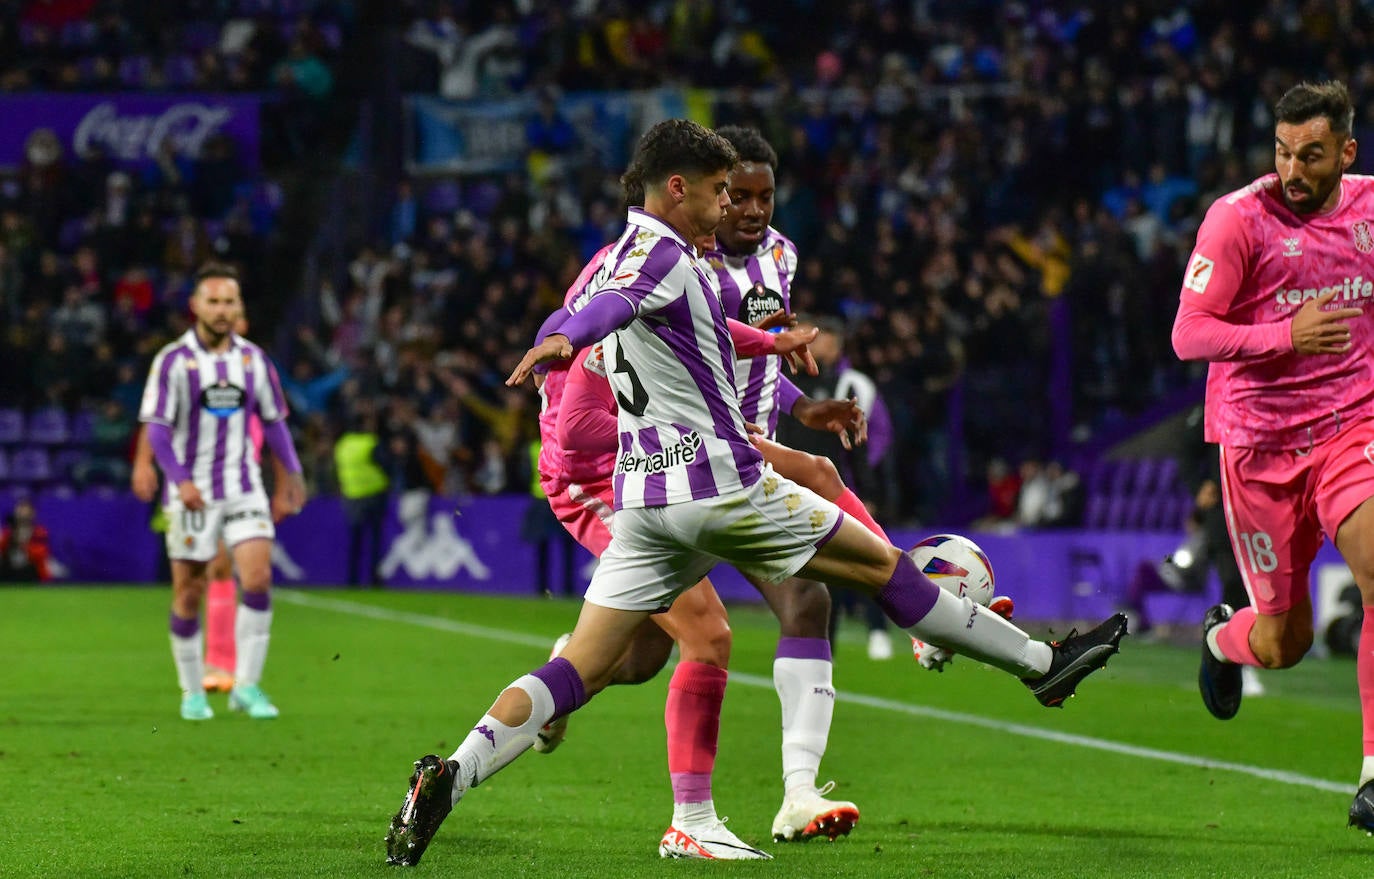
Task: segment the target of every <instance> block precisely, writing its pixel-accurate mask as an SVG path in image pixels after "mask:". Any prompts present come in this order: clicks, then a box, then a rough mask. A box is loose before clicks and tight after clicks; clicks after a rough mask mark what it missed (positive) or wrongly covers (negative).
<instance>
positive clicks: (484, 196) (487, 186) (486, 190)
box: [467, 180, 505, 220]
mask: <svg viewBox="0 0 1374 879" xmlns="http://www.w3.org/2000/svg"><path fill="white" fill-rule="evenodd" d="M504 195H505V191H504V190H502V189H501V184H499V183H493V182H492V181H490V180H483V181H479V182H477V183H474V184H472V185H471V186H469V187H468V192H467V202H468V207H470V208H471V209H472V212H473V213H474V214H476V215H477V216H478V217H480V218H481V219H483V220H485V219H486V218H487V217H489V216H491V212H492V211H493V210H494V209H495V208H496V205H497V204H499V203H500V201H501V198H502V197H503V196H504Z"/></svg>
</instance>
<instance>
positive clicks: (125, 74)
mask: <svg viewBox="0 0 1374 879" xmlns="http://www.w3.org/2000/svg"><path fill="white" fill-rule="evenodd" d="M152 72H153V59H151V58H149V57H148V56H147V55H128V56H125V57H124V58H121V59H120V61H119V81H120V83H122V84H123V85H125V86H127V87H128V88H141V87H143V86H144V85H145V84H146V83H147V82H148V77H149V75H150V74H152Z"/></svg>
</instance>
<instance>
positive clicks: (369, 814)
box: [0, 586, 1374, 879]
mask: <svg viewBox="0 0 1374 879" xmlns="http://www.w3.org/2000/svg"><path fill="white" fill-rule="evenodd" d="M167 599H168V595H167V592H166V590H164V589H151V588H75V587H66V586H63V587H49V588H7V589H0V876H3V877H10V876H15V877H22V876H54V877H59V876H60V877H77V876H91V877H125V876H127V877H145V876H147V877H178V876H234V877H253V879H266V877H297V876H334V877H353V876H364V877H366V876H376V877H386V876H392V877H394V876H398V875H412V874H413V875H416V876H426V875H427V876H464V877H468V876H473V877H482V876H492V877H496V876H501V877H510V876H531V877H550V879H552V877H559V879H562V877H596V879H609V877H620V876H627V877H629V876H632V877H638V876H646V875H671V876H685V875H688V874H692V875H710V876H719V875H723V874H725V873H729V874H731V875H736V876H743V875H748V876H787V877H826V876H853V877H865V879H875V877H876V879H881V877H1017V879H1047V877H1150V879H1157V877H1200V876H1207V877H1265V879H1273V877H1304V879H1310V877H1326V876H1330V877H1357V876H1371V875H1374V839H1367V838H1366V837H1365V836H1364V835H1363V834H1359V833H1357V832H1355V831H1353V830H1348V829H1347V828H1346V827H1345V813H1346V810H1347V808H1348V807H1349V803H1350V798H1351V795H1352V794H1353V791H1354V782H1355V780H1356V774H1357V772H1358V767H1359V760H1360V747H1359V744H1360V717H1359V705H1358V700H1357V698H1356V694H1355V680H1354V678H1355V670H1354V665H1353V663H1352V662H1350V661H1339V660H1330V661H1319V660H1309V661H1308V662H1306V663H1304V664H1303V665H1301V666H1299V667H1298V668H1296V669H1293V670H1290V671H1286V672H1279V673H1270V674H1268V675H1267V676H1266V683H1267V684H1268V686H1269V690H1270V695H1268V696H1267V697H1266V698H1263V699H1255V700H1250V701H1248V702H1247V703H1246V704H1245V705H1244V707H1243V708H1242V710H1241V713H1240V715H1239V717H1237V718H1236V719H1235V720H1233V721H1231V722H1229V723H1219V722H1217V721H1214V720H1212V719H1211V718H1210V717H1209V716H1208V715H1207V714H1206V712H1205V710H1204V709H1203V708H1202V705H1201V703H1200V701H1199V699H1198V696H1197V692H1196V685H1195V682H1194V677H1195V674H1196V667H1197V652H1196V648H1187V649H1184V648H1179V647H1171V646H1168V645H1163V644H1146V643H1138V642H1133V641H1132V640H1131V639H1127V641H1126V645H1125V647H1124V649H1123V652H1122V654H1121V655H1120V656H1118V657H1116V658H1115V659H1114V660H1113V661H1112V664H1111V666H1110V667H1109V668H1108V669H1107V670H1106V672H1104V673H1101V674H1098V675H1095V676H1094V677H1092V678H1090V679H1089V680H1088V681H1087V682H1086V683H1085V684H1084V686H1083V687H1082V691H1081V693H1080V695H1079V696H1078V697H1077V698H1075V699H1073V700H1071V701H1070V702H1069V704H1068V706H1067V708H1065V709H1064V710H1062V711H1058V710H1048V709H1044V708H1041V707H1040V706H1039V705H1038V704H1037V703H1036V702H1035V701H1034V700H1033V699H1032V698H1031V697H1030V695H1029V694H1028V693H1027V692H1026V691H1025V689H1024V688H1023V687H1022V686H1021V685H1020V684H1019V683H1017V682H1016V681H1015V680H1013V679H1011V678H1009V677H1008V676H1006V675H1003V674H1000V673H998V672H995V671H993V670H991V669H989V668H986V667H984V666H981V665H979V664H977V663H975V662H971V661H969V660H967V659H961V660H958V661H956V662H955V663H954V665H953V666H952V667H951V668H949V669H948V670H947V671H946V672H945V673H944V674H934V673H930V672H926V671H923V670H922V669H920V668H919V667H918V666H916V665H915V664H914V663H913V662H911V661H910V660H908V659H906V658H905V656H904V655H903V653H902V652H901V651H899V652H898V657H897V658H895V659H893V660H891V661H889V662H882V663H879V662H871V661H870V660H868V659H867V657H866V656H865V655H864V649H863V643H862V640H861V638H862V633H860V632H858V631H856V630H850V629H846V630H845V633H844V634H845V637H844V639H843V640H842V643H841V646H840V650H839V652H838V655H837V657H836V669H835V681H836V685H837V688H838V690H839V692H840V701H839V702H838V704H837V706H836V711H835V723H834V728H833V731H832V733H831V737H830V749H829V751H828V753H827V755H826V758H825V762H824V764H823V765H822V776H821V780H822V781H824V780H827V779H834V780H835V781H836V783H837V789H836V792H835V794H834V795H835V796H842V797H843V798H846V799H852V800H854V801H855V802H856V803H857V804H858V805H859V808H860V809H861V811H862V813H863V818H862V820H861V821H860V823H859V826H858V827H857V828H856V830H855V831H854V833H853V834H852V835H851V836H850V837H848V838H847V839H842V840H840V841H838V842H836V843H833V844H830V843H826V842H824V841H820V842H812V843H808V844H805V845H796V844H791V845H783V844H774V843H773V842H772V841H771V840H769V839H768V831H769V826H770V823H771V821H772V817H773V813H774V812H775V810H776V809H777V807H778V803H779V800H780V796H781V782H780V777H779V776H780V760H779V755H778V725H779V722H778V704H777V697H776V696H775V695H774V693H773V692H772V686H771V662H772V653H773V648H774V646H775V641H776V636H777V629H776V625H775V623H774V622H773V621H772V618H771V617H769V616H768V615H767V614H766V612H764V611H761V610H759V609H757V608H754V607H739V608H733V609H732V622H733V626H734V630H735V638H736V640H735V649H734V663H733V664H734V669H733V670H732V678H731V685H730V688H729V691H728V695H727V698H726V700H725V712H724V716H723V718H722V738H721V749H720V756H719V759H718V763H717V768H716V781H715V797H716V804H717V807H718V809H719V811H720V813H721V814H722V815H728V816H729V817H730V827H731V829H733V830H734V831H735V832H737V833H738V834H739V835H740V836H742V837H744V838H745V839H746V840H749V841H751V842H754V843H756V844H759V845H761V846H762V847H763V848H765V849H766V850H768V851H770V852H772V853H773V854H774V856H775V858H776V860H774V861H772V862H749V863H731V864H708V863H702V862H663V861H660V860H659V858H658V855H657V843H658V839H659V836H660V835H661V834H662V832H663V829H664V828H665V827H666V825H667V821H668V819H669V817H670V815H671V808H672V800H671V793H670V790H669V786H668V778H667V769H666V766H665V762H664V743H663V723H662V715H663V699H664V693H665V689H666V684H667V678H668V674H667V673H666V672H665V673H663V674H660V675H659V677H658V678H656V679H655V680H654V681H652V682H651V683H649V684H646V685H644V686H640V687H620V688H613V689H612V690H610V691H608V692H606V693H603V694H602V695H601V696H599V697H597V699H596V700H595V701H594V702H593V704H592V705H590V706H589V707H588V708H587V709H586V710H584V711H582V712H579V713H578V714H577V715H575V716H574V717H573V719H572V722H571V725H570V727H569V733H568V739H567V742H566V743H565V744H564V746H563V747H562V748H561V749H560V750H559V751H558V752H557V753H556V754H553V755H549V756H544V755H540V754H535V753H530V754H527V755H526V756H525V757H523V758H521V759H520V760H519V761H517V762H516V763H515V764H514V765H512V766H511V767H510V768H509V769H507V770H506V771H504V772H502V773H501V774H500V775H498V776H496V777H495V778H493V779H491V780H490V781H489V782H488V783H487V784H485V785H483V786H482V787H480V788H477V789H476V790H473V791H472V792H470V793H469V794H468V796H467V798H466V799H464V801H463V802H462V803H461V804H460V805H459V807H458V809H457V810H456V811H455V812H454V813H453V814H452V815H451V816H450V817H449V819H448V821H447V822H446V823H445V825H444V827H443V828H442V829H441V830H440V832H439V834H438V836H437V837H436V838H435V841H434V843H433V844H432V845H431V847H430V849H429V851H428V852H427V853H426V854H425V858H424V861H423V863H422V864H421V865H420V866H419V867H417V868H414V869H412V870H407V869H404V868H393V867H387V866H385V865H384V863H383V857H384V855H383V846H382V837H383V835H384V833H385V829H386V824H387V821H388V819H389V818H390V816H391V814H392V813H393V812H394V811H395V810H396V808H397V807H398V806H399V805H400V802H401V798H402V795H403V793H404V790H405V783H406V779H407V776H408V774H409V771H410V764H411V761H412V760H413V759H415V758H417V757H419V756H420V755H421V754H424V753H426V752H437V753H439V754H442V755H445V756H446V755H447V754H448V753H450V752H451V750H452V749H453V748H454V747H455V745H456V744H457V742H458V741H460V740H461V738H462V737H463V735H464V734H465V733H466V731H467V730H468V729H469V728H470V727H471V726H472V724H473V723H474V722H476V720H477V718H478V717H480V716H481V714H482V713H483V711H484V710H485V708H486V707H487V706H488V705H489V704H490V702H491V700H492V699H493V698H494V697H495V696H496V694H497V692H498V691H499V690H500V689H501V688H502V687H503V686H504V685H505V684H507V683H509V682H510V681H511V680H513V679H514V678H515V677H517V676H518V675H520V674H523V673H524V672H526V671H528V670H530V669H531V668H533V667H535V666H537V665H539V664H540V663H542V662H543V660H544V659H545V657H546V656H547V650H548V644H549V643H550V642H551V641H552V639H553V638H554V637H555V636H556V635H558V634H559V633H560V632H562V631H565V630H566V629H568V628H569V627H570V626H571V624H572V622H573V620H574V619H575V616H576V611H577V607H576V605H575V604H573V603H570V602H567V601H562V600H539V599H535V598H531V599H528V600H521V599H510V598H492V597H485V596H470V595H444V594H432V593H399V592H337V591H322V590H319V591H316V590H279V591H278V593H277V601H276V603H275V607H276V619H275V622H274V630H273V641H272V648H271V654H270V656H269V657H268V665H267V673H266V677H265V680H264V682H263V684H264V688H265V689H266V690H267V691H268V692H269V693H271V694H272V696H273V698H274V700H275V701H276V703H277V704H278V705H279V706H280V708H281V710H282V716H281V718H280V719H278V720H275V721H251V720H248V719H246V718H244V717H243V716H241V715H236V714H230V713H229V712H228V711H227V709H226V706H225V697H224V696H222V695H219V696H214V695H212V697H211V705H212V706H213V707H214V708H215V709H216V711H217V712H218V716H217V717H216V718H215V719H214V720H212V721H210V722H208V723H200V724H192V723H186V722H183V721H182V720H180V719H179V718H178V716H177V703H178V698H177V693H176V688H175V678H174V673H173V669H172V664H171V658H170V654H169V650H168V646H167V635H166V618H167Z"/></svg>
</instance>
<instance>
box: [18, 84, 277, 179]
mask: <svg viewBox="0 0 1374 879" xmlns="http://www.w3.org/2000/svg"><path fill="white" fill-rule="evenodd" d="M260 104H261V101H260V100H259V99H258V98H257V97H255V96H252V95H242V96H240V95H196V94H176V95H143V94H100V95H84V94H73V95H53V94H44V95H7V96H5V97H3V98H0V113H3V114H4V117H5V125H4V126H0V166H5V167H16V166H18V165H20V164H21V163H22V162H23V161H24V143H25V141H27V140H28V138H29V135H30V134H32V133H33V132H34V131H36V130H38V129H41V128H46V129H49V130H50V131H52V132H53V134H55V135H57V138H58V140H59V141H60V142H61V144H62V147H63V151H64V153H65V155H66V158H67V160H68V161H70V160H71V159H72V158H73V157H75V156H79V155H80V154H81V153H82V152H84V151H85V150H86V149H87V148H88V147H89V146H91V145H92V144H100V145H101V146H103V147H104V148H105V150H106V152H107V153H108V154H109V155H110V156H111V157H112V158H113V159H115V160H116V161H118V162H122V163H127V164H129V165H138V164H141V163H143V162H146V161H148V160H150V159H151V158H152V157H153V156H155V155H156V154H157V150H158V148H159V146H160V145H161V144H162V142H163V141H164V140H170V141H171V142H172V144H173V145H174V146H175V148H176V151H177V152H178V153H179V154H183V155H188V156H199V155H200V152H201V149H202V148H203V147H204V145H205V142H206V141H207V140H208V139H209V138H210V137H211V136H213V135H216V134H224V135H227V136H228V137H229V138H230V139H231V140H233V141H234V143H235V145H236V153H237V155H238V158H239V162H240V164H242V165H243V166H244V167H245V168H255V167H257V164H258V159H259V144H260V142H261V131H260V127H259V118H258V111H259V107H260Z"/></svg>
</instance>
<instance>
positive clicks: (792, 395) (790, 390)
mask: <svg viewBox="0 0 1374 879" xmlns="http://www.w3.org/2000/svg"><path fill="white" fill-rule="evenodd" d="M805 396H806V395H805V394H803V393H802V392H801V388H799V387H797V386H796V385H794V384H792V380H791V379H789V378H788V377H787V376H785V375H782V374H779V375H778V408H779V409H781V410H782V411H783V412H786V413H787V414H788V415H791V414H792V407H793V406H795V405H797V401H798V400H800V399H801V398H802V397H805Z"/></svg>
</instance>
